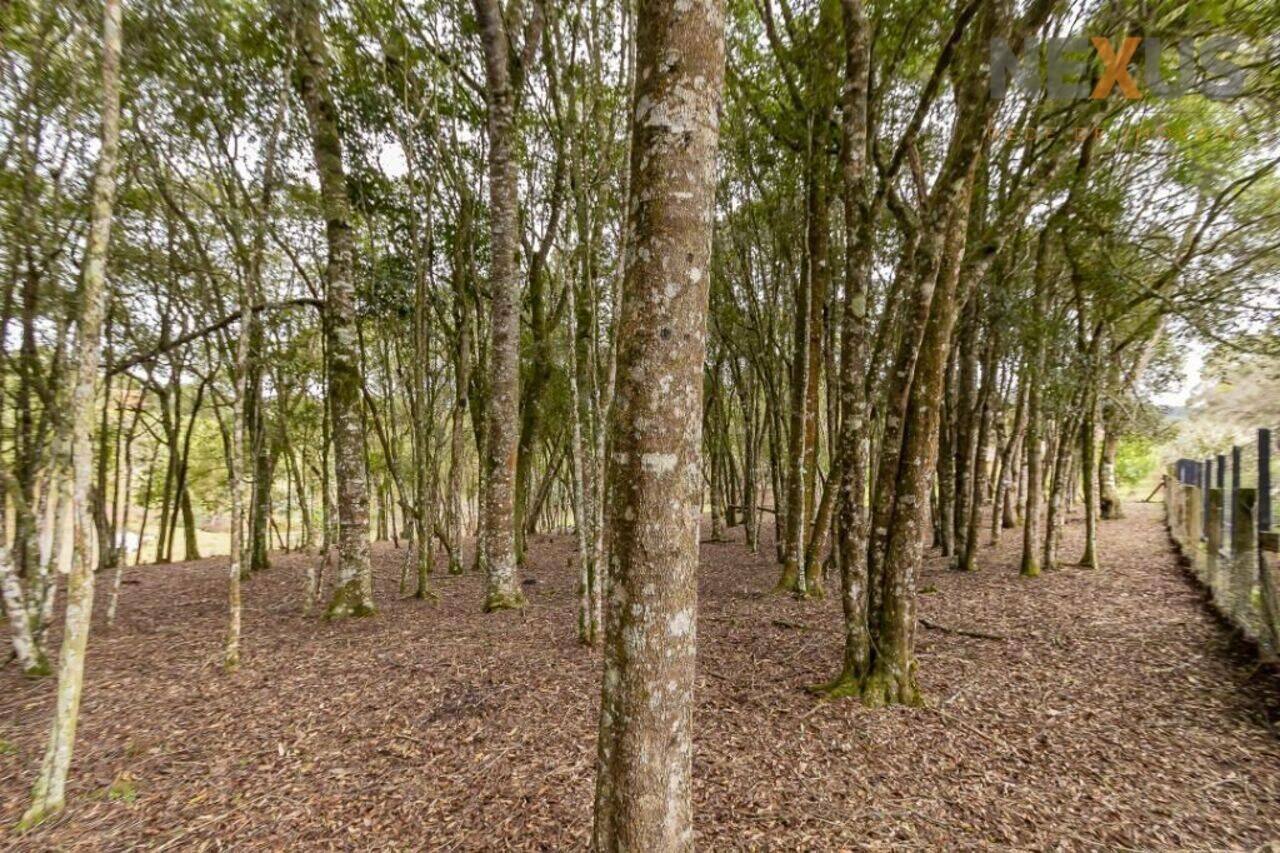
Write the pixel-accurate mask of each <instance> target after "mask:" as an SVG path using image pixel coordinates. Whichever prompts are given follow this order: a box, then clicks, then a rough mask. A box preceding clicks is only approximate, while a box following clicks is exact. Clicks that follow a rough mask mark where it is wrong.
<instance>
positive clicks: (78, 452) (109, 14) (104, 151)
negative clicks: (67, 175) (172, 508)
mask: <svg viewBox="0 0 1280 853" xmlns="http://www.w3.org/2000/svg"><path fill="white" fill-rule="evenodd" d="M120 46H121V27H120V0H105V3H104V13H103V52H102V147H101V149H100V150H99V153H98V163H97V168H96V171H95V174H94V180H93V200H92V207H91V213H90V220H89V234H88V239H87V242H86V246H85V259H84V276H83V281H82V285H81V291H80V313H79V321H78V326H79V332H78V336H77V337H78V340H77V354H76V375H75V386H74V388H73V390H72V398H71V412H70V416H71V418H72V422H71V468H72V501H73V502H72V506H73V507H74V512H75V525H74V533H73V539H72V542H73V547H74V553H73V554H72V560H71V574H70V577H69V578H68V580H67V609H66V626H65V628H64V630H63V637H62V651H61V658H60V661H59V665H58V692H57V699H56V702H55V708H54V718H53V726H52V729H51V730H50V733H49V743H48V746H47V748H46V751H45V755H44V762H43V764H42V765H41V768H40V775H39V776H38V777H37V779H36V783H35V785H34V786H33V788H32V792H31V806H30V807H29V808H28V809H27V811H26V813H25V814H24V815H23V816H22V821H21V823H20V827H21V828H26V827H30V826H33V825H35V824H37V823H40V822H41V821H43V820H45V819H46V818H48V817H49V816H50V815H53V814H56V813H57V812H59V811H61V810H62V808H63V805H64V803H65V800H66V782H67V771H68V769H69V768H70V766H71V752H72V749H73V747H74V745H75V738H76V723H77V721H78V717H79V712H80V695H81V690H82V687H83V684H84V655H85V647H86V646H87V644H88V642H89V626H90V624H91V621H92V616H93V581H94V572H93V569H94V566H93V562H92V561H93V541H92V537H93V533H94V520H93V510H92V504H91V502H90V496H89V487H90V483H91V481H92V478H93V429H94V419H95V418H94V414H95V408H94V400H95V396H96V393H97V387H98V360H99V350H100V348H101V343H102V341H101V338H102V325H103V314H104V303H105V302H106V266H107V250H108V247H109V244H110V237H111V215H112V205H113V202H114V200H115V189H116V174H115V173H116V160H117V157H118V154H119V141H120Z"/></svg>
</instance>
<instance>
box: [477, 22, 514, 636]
mask: <svg viewBox="0 0 1280 853" xmlns="http://www.w3.org/2000/svg"><path fill="white" fill-rule="evenodd" d="M475 6H476V14H477V17H478V18H479V20H480V33H481V40H482V42H483V43H484V67H485V78H486V80H487V82H488V88H487V90H486V99H487V101H488V106H489V217H490V218H489V221H490V232H491V236H490V246H491V259H490V270H489V292H490V299H491V302H492V320H491V321H490V336H491V337H490V351H489V388H488V399H487V402H488V409H487V413H486V418H485V420H486V427H487V429H488V436H487V440H486V442H485V444H486V447H485V453H486V455H487V458H486V459H485V462H484V468H485V473H484V476H485V478H486V486H487V488H486V493H485V502H484V503H485V506H484V514H483V516H482V517H481V522H480V523H481V525H482V526H483V527H484V532H483V534H482V536H481V538H482V540H483V544H484V548H485V556H484V562H485V573H486V588H485V601H484V609H485V611H486V612H490V611H494V610H507V609H511V608H519V607H523V606H524V604H525V599H524V593H522V592H521V591H520V587H519V584H518V583H517V580H516V552H515V528H514V524H515V476H516V456H517V451H518V448H517V443H518V439H519V429H520V279H519V277H518V276H517V274H516V272H517V271H516V243H517V242H518V240H519V234H518V233H517V228H518V227H519V222H518V216H519V210H518V204H519V202H518V199H517V195H516V194H517V183H516V181H517V178H516V168H515V160H514V157H515V151H514V148H515V139H514V136H515V90H514V88H513V86H512V81H511V62H510V58H509V56H508V53H509V50H510V40H509V38H508V32H507V24H506V23H505V21H504V19H503V10H502V8H501V5H500V3H499V0H475Z"/></svg>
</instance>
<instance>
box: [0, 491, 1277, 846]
mask: <svg viewBox="0 0 1280 853" xmlns="http://www.w3.org/2000/svg"><path fill="white" fill-rule="evenodd" d="M1128 509H1129V512H1130V518H1129V519H1127V520H1125V521H1117V522H1107V523H1105V524H1104V525H1103V531H1102V554H1103V569H1102V570H1101V571H1098V572H1089V571H1086V570H1081V569H1077V568H1065V569H1062V570H1059V571H1054V572H1051V573H1049V574H1046V575H1045V576H1044V577H1043V578H1041V579H1039V580H1035V581H1025V580H1022V579H1020V578H1019V577H1018V576H1017V573H1016V562H1015V555H1016V549H1017V544H1018V543H1017V542H1015V539H1017V538H1018V537H1017V536H1016V535H1006V536H1005V537H1004V541H1003V542H1002V543H1001V545H1000V547H998V548H996V549H990V548H984V549H983V551H982V553H981V557H982V562H981V571H979V572H978V573H976V574H973V575H967V576H966V575H960V574H958V573H954V572H950V571H948V570H947V569H946V568H945V567H944V565H943V562H942V561H941V560H939V559H936V558H932V559H930V560H929V564H928V566H927V567H926V571H925V572H924V576H923V578H922V579H921V589H922V590H923V591H924V594H922V595H921V597H920V612H921V616H922V617H923V619H925V620H926V623H927V624H926V626H925V627H922V628H921V631H920V635H919V637H920V642H919V652H920V679H921V683H922V686H923V687H924V689H925V691H926V692H927V695H928V697H929V707H928V708H925V709H902V708H897V709H889V710H877V711H871V710H867V709H865V708H863V707H861V706H860V705H858V704H856V703H853V702H849V701H839V702H820V701H815V700H814V699H813V698H811V697H810V696H809V695H807V694H806V693H805V692H804V690H803V687H804V686H805V685H808V684H812V683H815V682H818V681H820V680H822V679H824V678H826V677H829V676H830V675H831V674H832V673H833V667H834V666H835V665H836V662H837V660H838V656H839V642H840V640H839V634H838V625H839V606H838V603H837V602H836V601H835V600H834V598H829V599H827V600H825V601H822V602H809V603H801V602H796V601H792V600H790V599H785V598H778V597H775V596H773V595H770V594H768V592H767V591H768V590H769V589H770V587H771V586H772V584H773V582H774V580H775V566H774V565H773V563H772V561H771V560H770V559H769V556H768V549H762V551H761V554H760V555H759V556H752V555H750V554H749V553H748V552H747V551H746V549H745V548H744V547H743V545H742V544H741V531H740V530H739V531H733V539H732V541H730V542H728V543H725V544H704V546H703V548H702V556H703V565H702V574H701V582H700V586H701V603H700V621H699V667H700V677H699V694H698V712H697V724H696V732H697V757H696V767H695V774H696V778H697V787H696V804H695V809H696V815H697V818H696V819H697V841H698V846H699V847H700V848H701V849H706V850H722V849H786V850H799V849H872V850H882V849H909V850H918V849H925V848H930V849H943V848H945V849H1001V850H1006V849H1037V850H1057V849H1064V850H1093V849H1107V850H1120V849H1144V850H1150V849H1160V850H1172V849H1178V850H1188V849H1255V848H1257V847H1259V846H1261V845H1263V844H1265V843H1267V842H1269V841H1273V840H1277V839H1280V739H1278V738H1277V731H1276V725H1275V719H1276V711H1275V708H1276V704H1277V691H1276V686H1275V682H1274V681H1273V680H1272V678H1271V676H1269V675H1268V674H1267V673H1266V672H1265V671H1261V670H1259V669H1258V668H1257V667H1256V666H1255V665H1254V664H1253V663H1252V662H1251V661H1250V659H1249V658H1248V656H1247V655H1246V654H1245V653H1244V652H1243V651H1242V650H1241V649H1240V648H1239V647H1237V645H1236V643H1235V641H1233V640H1232V639H1231V637H1230V635H1229V634H1228V633H1227V632H1226V631H1225V629H1223V628H1222V627H1221V626H1220V625H1219V624H1218V623H1217V622H1216V621H1215V619H1214V618H1213V617H1212V616H1211V615H1210V613H1209V612H1208V610H1207V609H1206V607H1205V606H1204V603H1203V600H1202V597H1201V594H1200V593H1199V592H1198V591H1197V590H1196V589H1195V588H1194V586H1193V585H1192V583H1191V582H1190V581H1189V580H1188V579H1187V577H1186V576H1185V574H1184V573H1183V572H1182V570H1180V569H1179V568H1178V567H1177V566H1176V563H1175V560H1174V556H1173V553H1172V551H1171V549H1170V546H1169V543H1168V539H1167V536H1166V534H1165V532H1164V530H1163V527H1162V526H1161V523H1160V515H1159V508H1158V507H1155V506H1141V505H1131V506H1130V507H1129V508H1128ZM1015 534H1016V532H1015ZM984 536H985V534H984ZM571 538H572V537H567V536H562V537H538V538H537V542H536V544H535V546H534V548H533V552H532V558H531V560H530V565H529V567H528V570H527V571H526V573H525V577H526V586H525V591H526V593H527V594H528V596H529V598H530V606H529V607H528V608H527V609H526V610H525V611H524V612H522V613H500V614H495V615H489V616H486V615H482V614H481V613H480V612H479V606H480V602H481V600H482V590H481V583H480V579H479V578H478V577H475V576H472V575H467V576H464V577H461V578H450V577H445V576H440V577H438V578H437V579H436V584H437V589H438V590H439V592H440V595H441V601H440V603H439V604H436V605H428V604H424V603H422V602H418V601H415V600H413V599H402V598H399V597H398V596H397V595H396V580H397V577H398V574H399V571H400V566H401V564H402V560H403V557H402V555H403V552H397V551H395V550H393V549H392V548H391V547H390V546H386V545H379V546H378V547H377V548H376V549H375V554H376V557H375V561H376V567H377V596H378V603H379V606H380V608H381V611H380V613H379V615H378V616H377V617H375V618H371V619H366V620H361V621H357V622H349V623H345V624H326V623H324V622H322V621H319V620H316V619H304V618H302V617H301V616H300V615H299V612H298V611H299V600H300V589H301V580H302V575H303V571H304V567H305V565H306V560H307V559H308V558H306V557H303V556H301V555H295V556H278V557H277V558H276V560H275V565H274V567H273V568H272V569H270V570H269V571H268V572H267V573H265V574H263V575H260V576H258V577H256V578H254V579H253V580H252V581H251V582H249V584H248V585H247V587H246V590H245V593H246V599H245V600H246V604H245V620H244V621H245V640H244V653H245V662H244V667H243V669H242V670H241V671H240V672H239V673H237V674H235V675H233V676H227V675H224V674H223V673H222V672H221V670H220V669H219V666H218V660H219V651H220V645H221V640H222V634H223V630H224V618H225V614H224V611H225V606H226V605H225V589H224V584H225V581H224V577H223V575H224V571H223V566H224V564H225V561H224V560H216V559H211V560H205V561H202V562H199V563H192V564H188V565H177V566H170V567H159V566H154V567H144V568H140V569H136V570H130V571H129V572H128V573H127V574H126V586H125V587H124V592H123V595H122V599H121V616H120V619H119V623H118V625H117V626H116V628H115V629H114V630H113V631H112V632H109V633H108V632H106V631H105V630H104V625H103V622H102V614H103V612H104V610H105V607H104V606H103V605H104V603H105V597H104V595H103V593H105V589H101V588H100V590H99V592H100V596H99V607H98V611H97V616H96V617H95V618H96V621H97V624H96V626H95V629H94V630H95V634H94V636H93V638H92V640H91V644H90V652H89V663H88V678H87V686H86V690H85V699H84V706H83V710H82V716H81V727H80V738H79V742H78V744H77V748H76V756H75V763H74V765H73V769H72V781H71V785H70V791H69V804H68V808H67V811H66V813H65V814H64V816H62V817H61V818H59V819H58V820H57V821H56V822H54V823H52V824H50V825H48V826H45V827H42V828H40V829H38V830H37V831H35V832H33V833H31V834H29V835H26V836H23V837H21V838H18V837H16V836H13V835H12V834H9V833H8V832H7V827H9V826H11V825H12V824H13V823H14V822H15V821H16V820H17V818H18V816H19V815H20V813H21V810H22V808H23V805H24V800H25V798H26V794H27V790H28V786H29V784H30V782H31V780H32V777H33V775H34V773H35V771H36V769H37V767H38V764H39V759H40V744H41V741H42V738H43V737H44V733H45V729H46V726H47V725H48V719H49V713H50V709H51V705H52V684H51V683H50V682H47V681H46V682H42V683H28V682H26V681H24V680H23V679H22V678H21V677H20V676H19V675H18V674H17V673H16V672H15V669H14V667H12V666H10V667H7V668H5V669H4V670H2V671H0V740H2V741H3V744H0V825H2V826H3V827H4V828H5V829H4V830H0V847H6V846H8V847H12V848H14V849H24V850H37V849H39V850H43V849H81V850H95V851H96V850H119V849H126V848H134V847H140V846H141V847H147V848H155V849H175V850H193V849H194V850H205V849H223V848H229V847H236V848H239V849H292V850H298V849H322V848H325V849H327V848H337V849H357V848H359V849H369V848H375V849H412V850H422V849H459V850H461V849H482V848H488V849H492V848H522V849H542V850H563V849H572V848H581V847H583V846H584V844H585V842H586V840H587V838H588V836H589V832H590V825H591V799H592V790H593V775H594V771H593V756H594V750H595V722H596V717H595V715H596V707H597V702H598V690H599V687H598V657H597V653H596V652H593V651H590V650H588V649H584V648H582V647H580V646H579V645H578V644H577V643H576V642H575V641H574V636H573V611H574V602H575V596H574V591H573V585H574V572H573V570H572V568H571V561H572V557H573V554H572V551H571V547H572V542H571ZM1080 538H1081V525H1080V524H1078V523H1076V524H1073V525H1071V526H1070V527H1069V528H1068V530H1067V534H1066V538H1065V542H1064V548H1063V555H1064V557H1066V558H1068V559H1072V558H1074V557H1075V556H1076V555H1078V549H1079V541H1080ZM104 580H105V579H104ZM100 586H101V587H105V586H106V584H105V583H103V584H101V585H100ZM956 631H970V632H974V633H980V634H987V635H991V636H990V637H977V636H968V635H965V634H961V633H956Z"/></svg>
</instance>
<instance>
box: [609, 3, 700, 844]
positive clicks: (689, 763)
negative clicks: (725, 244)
mask: <svg viewBox="0 0 1280 853" xmlns="http://www.w3.org/2000/svg"><path fill="white" fill-rule="evenodd" d="M636 47H637V51H638V53H637V70H638V73H637V75H636V96H635V104H634V111H633V116H634V119H633V121H634V124H633V139H634V143H633V149H632V155H631V171H632V186H634V187H635V190H636V193H635V197H634V199H633V201H632V206H631V212H630V221H629V225H628V227H629V229H630V230H631V232H632V235H633V238H634V249H633V251H632V252H631V253H629V260H628V263H627V273H626V279H625V283H624V285H623V293H622V309H621V316H620V320H619V327H618V335H617V341H618V348H619V349H618V374H617V375H618V379H617V382H618V394H617V400H618V408H617V411H616V413H615V414H616V417H615V419H614V421H613V428H614V432H613V442H612V445H611V450H610V456H611V459H612V460H614V461H613V463H612V464H611V465H610V469H609V526H610V536H611V539H610V571H609V583H610V591H609V596H608V600H609V608H608V615H607V618H606V627H605V652H604V687H603V691H602V697H601V707H600V736H599V751H598V762H597V777H596V807H595V827H594V833H593V837H592V846H593V848H594V849H596V850H608V851H614V850H664V851H679V850H692V849H693V815H692V811H693V803H692V799H693V798H692V794H693V784H692V783H693V780H692V773H693V731H692V727H693V704H694V700H693V690H694V656H695V650H696V624H697V583H696V573H697V562H698V523H697V522H698V513H697V500H698V495H699V493H700V486H701V484H700V482H699V481H700V477H701V474H700V470H699V459H698V456H699V452H700V450H701V447H702V436H701V433H702V418H701V414H702V364H703V357H704V354H705V347H706V341H705V338H706V311H707V284H708V271H709V263H710V259H711V227H712V223H713V221H714V220H713V213H712V211H713V205H714V198H715V186H716V146H717V137H718V135H719V108H720V90H721V84H722V82H723V74H724V9H723V5H722V4H721V3H720V2H719V1H718V0H708V2H705V3H691V4H679V3H676V4H670V3H665V2H656V0H641V3H640V9H639V15H638V18H637V30H636Z"/></svg>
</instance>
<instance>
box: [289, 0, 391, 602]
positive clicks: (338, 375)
mask: <svg viewBox="0 0 1280 853" xmlns="http://www.w3.org/2000/svg"><path fill="white" fill-rule="evenodd" d="M295 13H296V15H297V28H298V48H299V60H298V70H297V74H296V79H297V85H298V90H299V92H300V94H301V95H302V100H303V102H304V103H305V104H306V107H307V118H308V121H309V124H310V128H311V144H312V149H313V153H314V156H315V162H316V171H317V172H318V173H319V176H320V195H321V203H322V206H323V209H324V217H325V222H326V237H327V241H328V250H329V257H328V263H327V265H326V268H325V289H326V294H325V310H326V314H327V317H326V319H327V321H328V322H327V324H326V331H327V334H326V342H327V356H328V365H329V394H328V397H329V411H330V417H331V419H332V425H331V432H332V438H333V461H334V465H333V468H334V477H335V479H336V480H337V490H338V497H337V501H336V503H337V507H336V508H337V515H338V570H337V583H336V588H335V589H334V593H333V598H332V600H331V601H330V602H329V607H328V610H327V611H326V613H325V615H326V616H327V617H328V618H331V619H341V618H345V617H348V616H367V615H369V614H372V613H373V612H374V605H373V574H372V570H371V568H370V565H369V488H368V482H367V475H366V472H365V459H364V457H365V447H364V427H363V417H362V415H363V405H362V403H361V393H362V392H361V389H362V387H363V380H362V379H361V376H360V358H359V345H358V340H357V329H356V310H355V283H354V280H353V264H354V255H355V248H354V244H353V239H352V234H351V202H350V199H349V198H348V197H347V187H346V177H345V174H344V170H343V163H342V137H341V135H340V133H339V130H338V116H337V111H336V108H335V105H334V102H333V97H332V95H331V93H330V91H329V76H330V59H329V53H328V48H327V47H326V45H325V40H324V29H323V26H322V23H321V20H320V9H319V6H318V5H317V3H316V0H299V2H298V4H297V7H296V12H295Z"/></svg>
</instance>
